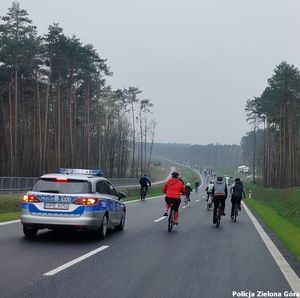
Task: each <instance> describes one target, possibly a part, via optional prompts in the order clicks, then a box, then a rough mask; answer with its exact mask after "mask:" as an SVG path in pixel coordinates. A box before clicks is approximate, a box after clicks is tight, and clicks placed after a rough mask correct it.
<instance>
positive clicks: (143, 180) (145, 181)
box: [140, 174, 151, 199]
mask: <svg viewBox="0 0 300 298" xmlns="http://www.w3.org/2000/svg"><path fill="white" fill-rule="evenodd" d="M140 185H141V192H140V193H141V199H142V194H143V191H145V192H144V195H145V197H146V195H147V192H148V185H149V186H151V182H150V179H149V177H148V176H147V175H146V174H144V176H143V177H141V178H140Z"/></svg>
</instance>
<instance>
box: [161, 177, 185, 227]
mask: <svg viewBox="0 0 300 298" xmlns="http://www.w3.org/2000/svg"><path fill="white" fill-rule="evenodd" d="M171 175H172V178H170V179H169V180H168V181H167V183H166V184H165V185H164V187H163V191H164V193H165V194H166V197H165V201H166V205H165V213H164V216H168V211H169V209H170V207H171V204H173V206H174V224H175V225H178V217H179V214H178V208H179V205H180V202H181V198H180V194H184V193H185V188H184V184H183V183H182V182H181V181H180V180H179V179H178V176H179V174H178V172H173V173H172V174H171Z"/></svg>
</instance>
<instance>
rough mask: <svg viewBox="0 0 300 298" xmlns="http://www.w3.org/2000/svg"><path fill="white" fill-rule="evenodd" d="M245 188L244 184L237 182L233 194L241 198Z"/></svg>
mask: <svg viewBox="0 0 300 298" xmlns="http://www.w3.org/2000/svg"><path fill="white" fill-rule="evenodd" d="M243 190H244V187H243V184H240V183H236V184H235V185H234V187H233V189H232V194H233V195H234V196H235V197H238V198H241V197H242V194H243Z"/></svg>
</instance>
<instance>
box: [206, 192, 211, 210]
mask: <svg viewBox="0 0 300 298" xmlns="http://www.w3.org/2000/svg"><path fill="white" fill-rule="evenodd" d="M211 207H212V197H211V195H209V196H208V198H207V206H206V208H207V210H210V209H211Z"/></svg>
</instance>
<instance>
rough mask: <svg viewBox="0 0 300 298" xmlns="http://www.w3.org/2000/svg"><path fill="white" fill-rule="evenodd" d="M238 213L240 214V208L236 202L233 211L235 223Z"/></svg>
mask: <svg viewBox="0 0 300 298" xmlns="http://www.w3.org/2000/svg"><path fill="white" fill-rule="evenodd" d="M238 213H239V207H238V204H237V202H235V204H234V209H233V221H236V218H237V216H238Z"/></svg>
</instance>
